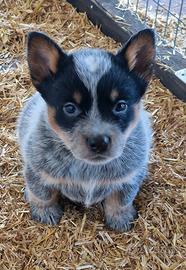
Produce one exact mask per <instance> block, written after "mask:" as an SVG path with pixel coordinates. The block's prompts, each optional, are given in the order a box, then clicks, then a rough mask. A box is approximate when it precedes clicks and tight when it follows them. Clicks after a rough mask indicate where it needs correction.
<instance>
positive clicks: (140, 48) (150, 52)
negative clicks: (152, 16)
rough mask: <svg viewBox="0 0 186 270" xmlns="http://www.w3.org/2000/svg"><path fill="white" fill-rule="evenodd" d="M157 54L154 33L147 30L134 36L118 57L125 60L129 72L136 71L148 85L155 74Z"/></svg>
mask: <svg viewBox="0 0 186 270" xmlns="http://www.w3.org/2000/svg"><path fill="white" fill-rule="evenodd" d="M155 54H156V51H155V34H154V31H153V30H151V29H145V30H142V31H140V32H138V33H137V34H136V35H134V36H132V38H131V39H130V40H129V41H128V42H127V44H126V45H125V46H124V47H123V49H121V51H120V52H119V53H118V54H117V56H119V57H120V59H123V60H125V63H127V66H128V69H129V71H134V72H135V73H136V75H137V76H139V77H140V78H142V79H144V80H145V81H146V83H148V82H149V81H150V79H151V76H152V73H153V66H154V60H155Z"/></svg>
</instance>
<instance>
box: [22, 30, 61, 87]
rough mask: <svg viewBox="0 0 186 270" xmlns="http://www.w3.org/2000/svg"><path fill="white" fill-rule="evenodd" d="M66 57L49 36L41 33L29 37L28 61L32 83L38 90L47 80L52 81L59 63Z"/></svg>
mask: <svg viewBox="0 0 186 270" xmlns="http://www.w3.org/2000/svg"><path fill="white" fill-rule="evenodd" d="M65 57H66V54H65V53H63V52H62V50H61V48H60V47H59V46H58V45H57V44H56V43H55V42H54V41H53V40H52V39H50V38H49V37H48V36H46V35H45V34H42V33H39V32H31V33H29V35H28V46H27V60H28V66H29V70H30V75H31V78H32V82H33V84H34V86H35V87H36V88H37V90H39V91H40V90H41V89H40V86H41V84H42V83H43V82H44V81H45V80H52V79H53V78H54V76H55V74H56V73H57V71H58V66H59V61H60V60H62V59H63V58H65Z"/></svg>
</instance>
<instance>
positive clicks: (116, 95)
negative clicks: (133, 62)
mask: <svg viewBox="0 0 186 270" xmlns="http://www.w3.org/2000/svg"><path fill="white" fill-rule="evenodd" d="M118 96H119V93H118V90H117V89H115V88H114V89H113V90H112V91H111V94H110V98H111V100H112V101H115V100H116V99H117V97H118Z"/></svg>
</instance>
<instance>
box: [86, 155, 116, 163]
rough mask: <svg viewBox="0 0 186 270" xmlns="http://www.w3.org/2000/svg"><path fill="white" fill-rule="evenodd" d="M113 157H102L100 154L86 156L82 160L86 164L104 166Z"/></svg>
mask: <svg viewBox="0 0 186 270" xmlns="http://www.w3.org/2000/svg"><path fill="white" fill-rule="evenodd" d="M113 159H114V157H110V156H106V155H102V154H96V155H88V156H86V157H84V158H83V160H84V161H85V162H86V163H89V164H93V165H99V164H102V165H103V164H106V163H108V162H110V161H111V160H113Z"/></svg>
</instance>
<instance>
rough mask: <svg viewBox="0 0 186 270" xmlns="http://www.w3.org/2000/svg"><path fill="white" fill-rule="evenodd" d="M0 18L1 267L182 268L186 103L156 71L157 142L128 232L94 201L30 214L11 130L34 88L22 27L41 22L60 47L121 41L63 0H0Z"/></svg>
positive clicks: (150, 105) (185, 250) (152, 95)
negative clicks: (47, 221) (51, 220)
mask: <svg viewBox="0 0 186 270" xmlns="http://www.w3.org/2000/svg"><path fill="white" fill-rule="evenodd" d="M0 16H1V23H0V28H1V29H0V33H1V34H0V38H1V41H0V43H1V52H0V64H1V67H2V68H1V69H0V70H1V72H0V101H1V114H0V132H1V136H0V146H1V149H0V156H1V158H0V175H1V177H0V269H2V270H14V269H15V270H56V269H66V270H71V269H72V270H73V269H74V270H75V269H76V270H81V269H103V270H110V269H111V270H116V269H125V270H135V269H136V270H137V269H138V270H140V269H144V270H148V269H149V270H150V269H151V270H152V269H153V270H155V269H158V270H160V269H163V270H184V269H186V263H185V261H186V260H185V259H186V258H185V254H186V247H185V243H184V228H185V218H184V212H183V211H184V193H185V179H186V171H185V168H186V166H185V150H184V149H185V148H184V146H185V125H186V105H185V104H183V103H182V102H181V101H179V100H178V99H176V98H175V97H173V96H172V94H170V93H169V91H168V90H167V89H165V88H164V87H163V86H162V85H161V83H160V82H159V81H158V80H157V79H155V78H154V79H153V81H152V82H151V85H150V87H149V90H148V93H147V95H146V97H145V100H144V102H145V106H146V108H147V110H148V111H149V112H151V113H152V120H153V127H154V149H153V152H152V157H151V161H150V164H149V171H150V172H149V176H148V179H147V181H146V183H145V184H144V186H143V188H142V190H141V192H140V193H139V195H138V197H137V199H136V204H137V207H138V208H139V210H140V211H139V218H138V219H137V220H136V222H135V226H134V228H133V229H132V230H131V231H129V232H127V233H117V232H114V231H110V230H108V229H107V228H106V227H105V226H104V220H103V216H102V213H101V212H100V210H99V208H98V207H97V206H93V207H91V208H90V209H83V208H82V207H79V208H77V207H76V206H74V205H73V204H71V203H68V204H67V205H66V211H65V215H64V216H63V218H62V219H61V222H60V224H59V225H58V226H54V227H51V226H47V225H41V224H38V223H36V222H34V221H33V220H31V218H30V212H29V207H28V204H27V203H26V202H25V201H24V198H23V189H24V180H23V176H22V166H21V158H20V154H19V150H18V145H17V140H16V136H15V126H16V119H17V115H18V112H19V111H20V109H21V107H22V106H23V104H24V102H25V101H26V99H27V98H28V97H29V96H30V95H31V94H32V93H33V92H34V91H35V90H34V88H33V86H32V85H31V81H30V78H29V74H28V69H27V64H26V61H25V51H26V50H25V41H26V34H27V33H28V32H29V31H31V30H40V31H43V32H45V33H47V34H48V35H50V36H51V37H52V38H54V39H55V40H56V41H57V42H58V44H59V45H61V46H62V47H63V48H64V49H65V50H69V49H76V48H79V47H85V46H86V47H87V46H88V47H99V48H104V49H107V50H110V51H115V50H116V48H118V47H119V44H116V43H115V42H114V41H113V40H112V39H110V38H108V37H105V36H104V35H103V34H102V33H101V32H100V31H99V29H97V28H96V27H94V26H93V25H92V24H91V23H90V22H89V20H88V19H87V17H86V15H85V14H78V13H77V12H76V11H75V10H74V9H73V8H72V7H71V6H70V5H69V4H68V3H66V1H65V0H52V1H49V0H46V1H28V0H27V1H25V0H24V1H23V0H18V1H13V0H8V1H1V13H0Z"/></svg>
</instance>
